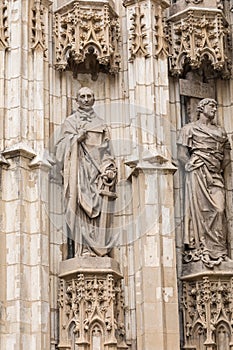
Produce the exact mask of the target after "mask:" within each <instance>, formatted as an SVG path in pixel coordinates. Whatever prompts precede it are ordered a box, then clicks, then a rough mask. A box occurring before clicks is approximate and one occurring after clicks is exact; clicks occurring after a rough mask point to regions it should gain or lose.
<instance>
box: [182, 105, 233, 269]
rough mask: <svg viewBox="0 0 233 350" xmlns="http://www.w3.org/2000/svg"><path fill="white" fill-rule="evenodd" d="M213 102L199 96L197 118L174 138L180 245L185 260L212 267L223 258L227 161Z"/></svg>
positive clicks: (225, 143)
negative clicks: (180, 189)
mask: <svg viewBox="0 0 233 350" xmlns="http://www.w3.org/2000/svg"><path fill="white" fill-rule="evenodd" d="M216 111H217V102H216V101H215V100H213V99H203V100H201V101H200V102H199V105H198V107H197V115H198V120H197V121H195V122H192V123H189V124H186V125H185V126H184V127H183V128H182V129H181V131H180V134H179V137H178V142H177V144H178V158H179V161H180V162H181V163H182V164H183V166H184V168H185V210H184V215H185V218H184V221H185V223H184V245H185V256H184V260H185V261H186V262H189V261H195V260H200V259H201V260H202V261H203V262H204V264H205V265H207V266H209V267H213V266H214V265H217V264H219V263H220V262H221V261H222V260H224V259H225V258H226V257H227V225H226V217H225V188H224V179H223V170H224V168H225V167H226V165H227V164H228V163H229V161H230V144H229V140H228V138H227V134H226V131H225V130H224V129H223V128H222V127H220V126H218V125H216V124H215V123H214V117H215V114H216Z"/></svg>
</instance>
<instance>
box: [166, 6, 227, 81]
mask: <svg viewBox="0 0 233 350" xmlns="http://www.w3.org/2000/svg"><path fill="white" fill-rule="evenodd" d="M167 23H168V36H169V42H170V52H171V53H172V55H171V56H170V73H171V74H172V75H174V76H179V75H181V74H182V72H183V69H184V65H185V63H188V64H189V65H190V67H191V68H192V69H198V68H199V67H200V66H201V64H202V62H203V60H204V59H205V57H206V58H208V60H210V61H211V65H212V67H213V69H214V70H215V71H216V72H219V73H220V75H221V77H222V78H229V77H230V75H231V62H230V58H229V57H230V56H229V25H228V23H227V21H226V19H225V17H224V15H223V13H222V11H221V10H218V9H213V8H201V7H188V8H187V9H185V10H184V11H181V12H179V13H177V14H175V15H173V16H171V17H170V18H168V22H167Z"/></svg>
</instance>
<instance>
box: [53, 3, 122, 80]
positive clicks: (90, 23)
mask: <svg viewBox="0 0 233 350" xmlns="http://www.w3.org/2000/svg"><path fill="white" fill-rule="evenodd" d="M54 16H55V20H54V23H55V24H54V41H55V68H56V69H58V70H60V71H63V70H71V71H73V74H74V77H76V76H77V74H78V73H90V74H91V75H92V79H93V80H96V79H97V76H98V73H99V72H100V71H102V72H104V73H113V74H114V73H117V72H118V71H119V66H120V54H119V37H120V34H119V23H118V16H117V14H116V13H115V11H114V9H113V7H112V5H111V4H110V3H109V1H108V0H103V1H98V2H96V1H88V2H87V1H71V2H69V4H68V5H64V6H61V7H60V8H58V9H57V10H56V11H55V14H54Z"/></svg>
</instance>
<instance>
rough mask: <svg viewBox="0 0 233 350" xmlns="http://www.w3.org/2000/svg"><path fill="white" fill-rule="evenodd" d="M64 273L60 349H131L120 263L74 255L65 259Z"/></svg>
mask: <svg viewBox="0 0 233 350" xmlns="http://www.w3.org/2000/svg"><path fill="white" fill-rule="evenodd" d="M60 272H61V273H60V276H59V277H60V291H59V300H58V304H59V323H60V324H59V344H58V349H62V350H73V349H76V348H77V349H79V350H102V349H105V350H123V349H128V346H127V345H126V343H125V326H124V302H123V295H122V289H121V280H122V276H121V274H120V270H119V265H118V263H117V262H116V261H115V260H113V259H111V258H109V257H101V258H99V257H84V258H73V259H69V260H64V261H62V262H61V265H60Z"/></svg>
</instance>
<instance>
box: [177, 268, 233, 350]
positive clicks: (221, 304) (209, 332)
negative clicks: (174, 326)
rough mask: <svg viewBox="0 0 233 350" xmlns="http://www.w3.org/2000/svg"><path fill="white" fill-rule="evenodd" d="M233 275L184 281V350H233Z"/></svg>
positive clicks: (192, 278)
mask: <svg viewBox="0 0 233 350" xmlns="http://www.w3.org/2000/svg"><path fill="white" fill-rule="evenodd" d="M231 276H232V273H231V272H228V273H227V272H223V271H222V272H221V273H215V274H212V275H206V274H203V275H202V276H201V275H200V276H199V277H198V276H195V277H191V276H190V278H188V279H187V280H184V281H183V296H182V308H183V327H184V330H183V331H184V346H183V349H196V350H202V349H208V350H216V349H224V350H230V349H232V348H233V329H232V321H233V294H232V291H233V278H232V277H231Z"/></svg>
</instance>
